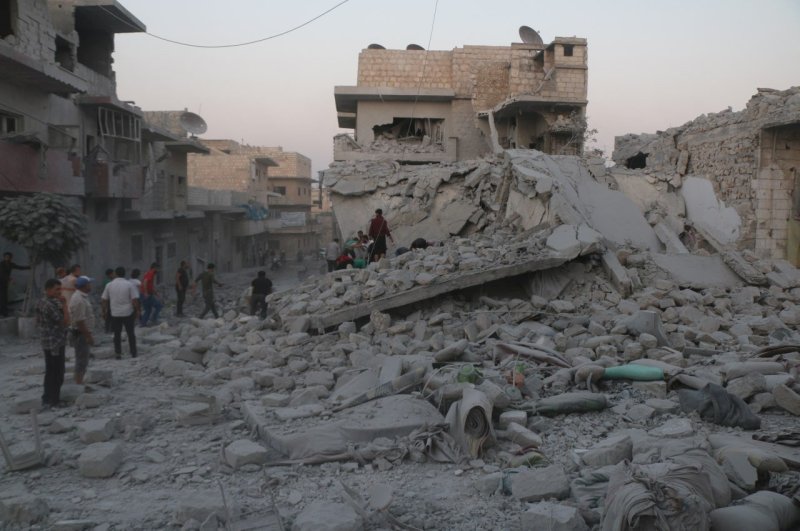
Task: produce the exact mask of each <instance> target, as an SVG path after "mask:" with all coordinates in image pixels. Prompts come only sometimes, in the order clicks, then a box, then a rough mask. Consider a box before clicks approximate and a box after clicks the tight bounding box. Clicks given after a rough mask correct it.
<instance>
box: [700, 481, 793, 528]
mask: <svg viewBox="0 0 800 531" xmlns="http://www.w3.org/2000/svg"><path fill="white" fill-rule="evenodd" d="M798 523H800V507H798V506H796V505H794V503H793V502H792V500H791V499H790V498H787V497H786V496H783V495H782V494H778V493H777V492H770V491H766V490H762V491H758V492H756V493H754V494H751V495H750V496H748V497H746V498H744V499H743V500H741V502H740V503H739V504H737V505H733V506H731V507H723V508H722V509H716V510H714V511H711V525H712V527H713V528H714V531H742V530H744V529H754V530H758V531H783V530H786V529H797V528H796V527H795V525H796V524H798Z"/></svg>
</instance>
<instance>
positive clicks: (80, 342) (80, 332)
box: [69, 276, 94, 385]
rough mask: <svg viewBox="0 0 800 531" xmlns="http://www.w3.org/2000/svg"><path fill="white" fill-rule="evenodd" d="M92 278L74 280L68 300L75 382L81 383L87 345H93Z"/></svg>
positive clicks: (86, 359)
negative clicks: (73, 349) (72, 289)
mask: <svg viewBox="0 0 800 531" xmlns="http://www.w3.org/2000/svg"><path fill="white" fill-rule="evenodd" d="M93 280H94V279H91V278H89V277H84V276H80V277H78V279H77V280H76V281H75V293H73V294H72V298H71V299H70V300H69V318H70V320H71V321H72V326H71V327H70V331H69V333H70V334H72V339H73V340H74V343H75V371H74V372H75V383H76V384H78V385H83V376H84V375H85V374H86V368H87V367H88V366H89V346H90V345H94V337H93V336H92V330H93V329H94V312H93V311H92V303H91V302H90V301H89V293H90V292H91V291H92V282H93Z"/></svg>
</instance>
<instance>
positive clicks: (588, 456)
mask: <svg viewBox="0 0 800 531" xmlns="http://www.w3.org/2000/svg"><path fill="white" fill-rule="evenodd" d="M632 458H633V442H632V441H631V438H630V436H628V435H620V436H616V437H609V438H607V439H604V440H602V441H600V442H599V443H597V444H596V445H594V446H593V447H591V448H590V449H588V450H587V451H586V452H585V453H584V454H583V455H582V456H581V459H582V460H583V462H584V463H586V464H587V465H589V466H606V465H616V464H617V463H619V462H620V461H623V460H625V459H628V460H630V459H632Z"/></svg>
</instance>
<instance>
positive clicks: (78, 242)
mask: <svg viewBox="0 0 800 531" xmlns="http://www.w3.org/2000/svg"><path fill="white" fill-rule="evenodd" d="M0 235H2V236H3V237H4V238H5V239H7V240H9V241H11V242H13V243H16V244H17V245H19V246H21V247H24V248H25V250H26V251H27V252H28V260H29V261H30V266H31V269H32V273H33V274H31V275H30V277H29V280H28V287H27V290H26V293H25V303H24V305H23V309H22V311H23V313H24V314H26V315H27V313H28V311H29V309H30V302H31V299H32V296H33V293H34V279H35V278H36V275H35V272H36V268H37V267H38V266H40V265H41V264H45V263H49V264H51V265H53V266H54V267H57V266H61V265H64V264H66V263H67V261H68V260H69V259H70V257H71V256H72V255H74V254H75V253H77V252H78V251H79V250H80V249H82V248H83V247H84V246H85V245H86V237H87V231H86V216H84V215H83V214H81V213H80V212H79V211H77V210H75V209H74V208H72V207H70V206H68V205H67V204H66V203H64V200H63V199H62V198H61V196H58V195H55V194H49V193H39V194H33V195H21V196H14V197H6V198H3V199H0Z"/></svg>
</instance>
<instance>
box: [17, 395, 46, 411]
mask: <svg viewBox="0 0 800 531" xmlns="http://www.w3.org/2000/svg"><path fill="white" fill-rule="evenodd" d="M41 408H42V398H41V397H40V396H28V397H23V398H18V399H16V400H15V401H14V413H16V414H17V415H25V414H28V413H30V412H31V410H34V411H37V412H38V411H39V410H40V409H41Z"/></svg>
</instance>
